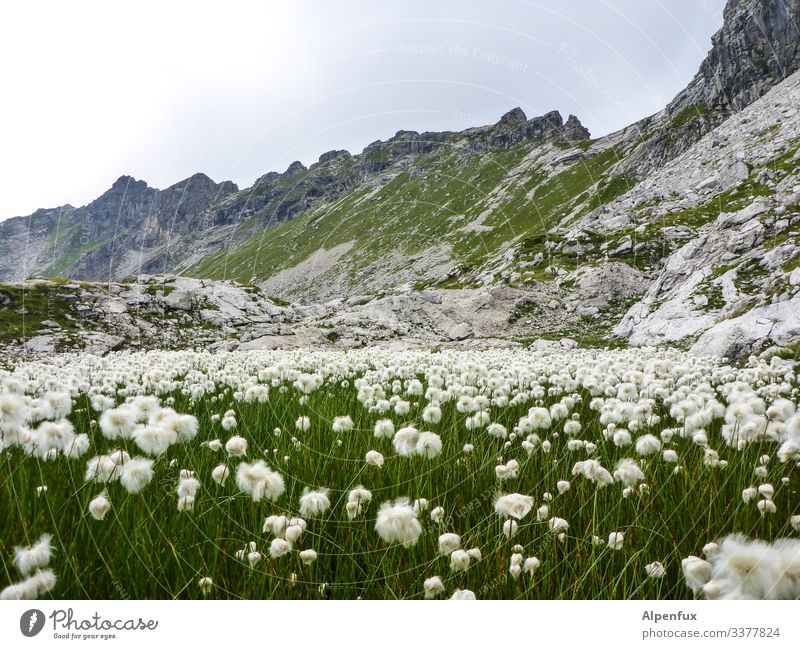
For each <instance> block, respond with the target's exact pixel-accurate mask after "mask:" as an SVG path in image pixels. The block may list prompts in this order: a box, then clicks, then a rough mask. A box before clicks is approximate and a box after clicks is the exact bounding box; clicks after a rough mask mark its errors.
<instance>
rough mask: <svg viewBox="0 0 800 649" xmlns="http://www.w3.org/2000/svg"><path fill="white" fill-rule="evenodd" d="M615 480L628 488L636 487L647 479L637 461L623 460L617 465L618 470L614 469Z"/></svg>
mask: <svg viewBox="0 0 800 649" xmlns="http://www.w3.org/2000/svg"><path fill="white" fill-rule="evenodd" d="M614 479H615V480H617V481H618V482H622V483H623V484H625V485H627V486H636V485H637V484H639V483H640V482H644V479H645V478H644V473H642V469H641V468H640V467H639V463H638V462H637V461H636V460H632V459H630V458H623V459H621V460H620V461H619V462H618V463H617V468H616V469H614Z"/></svg>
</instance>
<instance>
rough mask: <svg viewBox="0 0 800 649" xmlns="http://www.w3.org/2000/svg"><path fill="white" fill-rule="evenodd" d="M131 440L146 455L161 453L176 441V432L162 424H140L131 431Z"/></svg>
mask: <svg viewBox="0 0 800 649" xmlns="http://www.w3.org/2000/svg"><path fill="white" fill-rule="evenodd" d="M133 441H134V442H135V444H136V446H138V447H139V448H140V449H141V450H142V452H144V453H147V454H148V455H156V456H158V455H163V454H164V453H166V452H167V449H169V447H170V446H171V445H172V444H175V443H176V442H177V441H178V434H177V433H176V432H175V431H174V430H173V429H171V428H164V427H163V426H150V425H147V426H141V427H139V428H137V429H136V430H135V431H134V432H133Z"/></svg>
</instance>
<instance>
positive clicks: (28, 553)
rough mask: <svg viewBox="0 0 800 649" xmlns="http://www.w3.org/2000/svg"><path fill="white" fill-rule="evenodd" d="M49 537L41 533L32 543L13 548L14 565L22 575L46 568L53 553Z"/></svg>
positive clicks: (25, 575)
mask: <svg viewBox="0 0 800 649" xmlns="http://www.w3.org/2000/svg"><path fill="white" fill-rule="evenodd" d="M51 538H52V537H51V536H50V535H49V534H42V535H41V536H40V537H39V540H38V541H36V543H34V544H33V545H30V546H27V547H24V546H17V547H15V548H14V565H15V566H16V567H17V570H19V572H20V574H21V575H22V576H23V577H27V576H29V575H31V574H32V573H33V572H35V571H37V570H41V569H42V568H46V567H47V566H48V565H49V564H50V559H51V557H52V555H53V548H52V545H51Z"/></svg>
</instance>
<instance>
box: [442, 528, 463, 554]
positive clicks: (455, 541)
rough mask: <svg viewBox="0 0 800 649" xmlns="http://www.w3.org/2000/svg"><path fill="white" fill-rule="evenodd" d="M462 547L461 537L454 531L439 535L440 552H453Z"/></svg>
mask: <svg viewBox="0 0 800 649" xmlns="http://www.w3.org/2000/svg"><path fill="white" fill-rule="evenodd" d="M460 548H461V537H460V536H459V535H458V534H455V533H454V532H447V533H445V534H441V535H440V536H439V554H445V555H447V554H452V553H453V552H455V551H456V550H458V549H460Z"/></svg>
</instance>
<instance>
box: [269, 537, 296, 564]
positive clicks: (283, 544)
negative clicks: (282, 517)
mask: <svg viewBox="0 0 800 649" xmlns="http://www.w3.org/2000/svg"><path fill="white" fill-rule="evenodd" d="M291 551H292V544H291V543H289V541H287V540H286V539H272V542H271V543H270V544H269V556H271V557H272V558H273V559H277V558H278V557H282V556H284V555H285V554H289V552H291Z"/></svg>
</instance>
